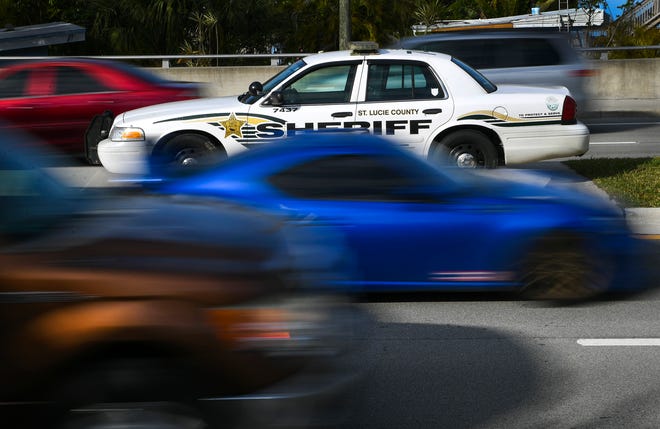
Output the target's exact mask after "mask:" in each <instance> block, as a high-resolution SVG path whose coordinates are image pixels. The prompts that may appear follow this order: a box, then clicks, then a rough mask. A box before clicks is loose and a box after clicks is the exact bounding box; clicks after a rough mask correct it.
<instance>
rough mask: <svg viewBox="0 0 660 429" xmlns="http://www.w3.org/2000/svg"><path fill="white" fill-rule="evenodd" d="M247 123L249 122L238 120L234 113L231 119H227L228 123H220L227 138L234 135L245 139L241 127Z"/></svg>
mask: <svg viewBox="0 0 660 429" xmlns="http://www.w3.org/2000/svg"><path fill="white" fill-rule="evenodd" d="M246 122H247V121H240V120H238V119H236V115H234V114H233V113H232V114H231V115H230V116H229V119H227V120H226V121H221V122H220V123H221V124H222V126H223V127H224V128H225V137H229V136H230V135H232V134H233V135H235V136H237V137H239V138H243V133H241V127H242V126H243V124H245V123H246Z"/></svg>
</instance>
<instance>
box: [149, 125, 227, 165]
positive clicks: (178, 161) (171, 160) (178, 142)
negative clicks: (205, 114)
mask: <svg viewBox="0 0 660 429" xmlns="http://www.w3.org/2000/svg"><path fill="white" fill-rule="evenodd" d="M161 153H162V154H163V157H162V158H163V160H164V162H165V163H166V164H169V165H170V166H174V167H184V168H185V167H200V166H205V165H213V164H217V163H218V162H220V161H222V160H224V159H226V158H227V153H226V152H225V150H224V148H223V147H222V146H220V145H216V144H215V143H214V142H213V141H211V139H210V138H209V137H207V136H204V135H202V134H192V133H191V134H179V135H177V136H175V137H173V138H172V139H171V140H169V141H167V142H166V143H165V144H164V146H163V147H162V150H161Z"/></svg>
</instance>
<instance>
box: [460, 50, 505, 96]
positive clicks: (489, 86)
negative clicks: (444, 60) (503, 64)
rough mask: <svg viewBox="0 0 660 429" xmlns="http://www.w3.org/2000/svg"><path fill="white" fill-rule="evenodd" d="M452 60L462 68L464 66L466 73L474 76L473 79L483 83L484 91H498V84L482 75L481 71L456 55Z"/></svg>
mask: <svg viewBox="0 0 660 429" xmlns="http://www.w3.org/2000/svg"><path fill="white" fill-rule="evenodd" d="M451 61H452V62H453V63H454V64H456V65H457V66H459V67H460V68H462V69H463V71H464V72H465V73H467V74H469V75H470V76H472V79H474V80H476V81H477V82H478V83H479V85H481V87H482V88H483V89H484V91H486V92H487V93H489V94H490V93H491V92H495V91H497V86H495V84H494V83H493V82H491V81H489V80H488V78H487V77H486V76H484V75H482V74H481V73H479V72H478V71H476V70H475V69H473V68H472V67H471V66H469V65H467V64H465V63H464V62H463V61H461V60H459V59H458V58H456V57H452V58H451Z"/></svg>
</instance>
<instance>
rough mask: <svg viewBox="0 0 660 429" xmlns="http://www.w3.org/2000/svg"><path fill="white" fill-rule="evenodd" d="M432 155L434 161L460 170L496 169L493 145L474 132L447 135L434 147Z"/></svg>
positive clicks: (486, 138)
mask: <svg viewBox="0 0 660 429" xmlns="http://www.w3.org/2000/svg"><path fill="white" fill-rule="evenodd" d="M433 155H434V158H435V160H436V161H440V162H444V163H448V164H450V165H454V166H457V167H460V168H495V167H497V152H496V150H495V147H494V146H493V143H492V142H491V141H490V140H489V139H488V137H486V136H485V135H484V134H483V133H480V132H479V131H475V130H461V131H457V132H455V133H452V134H449V135H448V136H447V137H445V138H443V139H442V141H440V143H439V144H438V145H437V146H436V148H435V152H434V154H433Z"/></svg>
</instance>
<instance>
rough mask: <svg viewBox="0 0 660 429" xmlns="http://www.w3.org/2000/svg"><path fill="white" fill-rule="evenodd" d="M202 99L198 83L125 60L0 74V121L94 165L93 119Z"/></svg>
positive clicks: (52, 64) (63, 62)
mask: <svg viewBox="0 0 660 429" xmlns="http://www.w3.org/2000/svg"><path fill="white" fill-rule="evenodd" d="M201 96H202V85H201V84H199V83H187V82H174V81H169V80H165V79H163V78H161V77H159V76H157V75H155V74H153V73H149V72H147V71H145V70H142V69H140V68H138V67H134V66H130V65H128V64H124V63H121V62H112V61H104V60H95V59H52V60H39V61H27V62H21V63H14V64H11V65H9V66H7V67H4V68H3V69H1V70H0V118H2V119H5V120H6V121H8V122H9V123H10V124H12V125H11V126H13V127H18V128H22V129H24V130H26V131H28V132H30V133H32V134H33V135H35V136H37V137H39V138H41V139H42V140H44V141H45V142H47V143H49V144H51V145H52V146H54V147H55V148H57V149H59V150H61V151H65V152H68V153H72V154H81V153H83V151H84V152H85V156H86V158H87V159H88V161H89V162H90V163H93V164H96V163H98V158H97V157H96V142H95V141H91V142H86V141H85V134H86V130H87V128H88V126H90V123H91V121H92V119H93V118H94V117H95V116H97V115H101V114H104V112H109V113H107V118H108V120H107V121H106V123H107V122H108V121H111V119H112V118H113V117H114V116H115V115H117V114H119V113H122V112H124V111H127V110H132V109H136V108H139V107H143V106H148V105H151V104H158V103H165V102H169V101H178V100H187V99H191V98H198V97H201ZM108 126H109V124H108ZM98 131H99V130H94V132H93V133H92V132H90V136H91V135H98V134H99V133H98ZM92 140H93V139H92Z"/></svg>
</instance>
